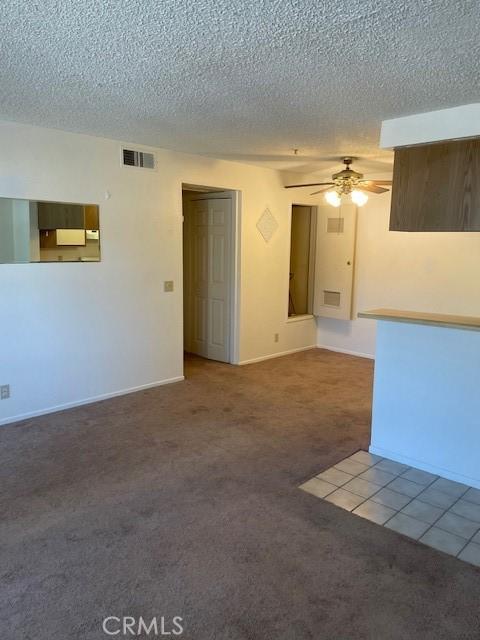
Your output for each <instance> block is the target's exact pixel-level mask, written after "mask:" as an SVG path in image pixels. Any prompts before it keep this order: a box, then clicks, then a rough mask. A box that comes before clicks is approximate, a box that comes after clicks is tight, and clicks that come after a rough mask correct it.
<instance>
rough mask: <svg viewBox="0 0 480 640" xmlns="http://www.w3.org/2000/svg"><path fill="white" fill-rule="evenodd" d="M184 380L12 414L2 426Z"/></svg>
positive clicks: (0, 421)
mask: <svg viewBox="0 0 480 640" xmlns="http://www.w3.org/2000/svg"><path fill="white" fill-rule="evenodd" d="M183 380H185V377H184V376H177V377H176V378H166V379H165V380H158V381H157V382H149V383H147V384H142V385H140V386H138V387H130V388H128V389H121V390H120V391H113V392H111V393H103V394H102V395H99V396H92V397H91V398H84V399H83V400H76V401H75V402H66V403H65V404H59V405H56V406H53V407H48V408H47V409H40V410H38V411H30V412H29V413H22V414H19V415H16V416H10V417H9V418H2V419H0V426H1V425H4V424H11V423H12V422H20V421H22V420H29V419H30V418H36V417H37V416H44V415H47V414H49V413H56V412H57V411H65V410H66V409H73V408H75V407H81V406H82V405H84V404H92V403H93V402H100V401H102V400H109V399H110V398H116V397H117V396H126V395H127V394H129V393H136V392H137V391H145V389H152V388H153V387H162V386H163V385H165V384H172V383H174V382H182V381H183Z"/></svg>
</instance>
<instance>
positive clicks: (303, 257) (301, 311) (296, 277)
mask: <svg viewBox="0 0 480 640" xmlns="http://www.w3.org/2000/svg"><path fill="white" fill-rule="evenodd" d="M316 216H317V210H316V207H312V206H307V205H300V204H293V205H292V216H291V228H290V272H289V287H288V316H289V318H292V317H295V316H305V315H311V314H312V313H313V284H314V275H315V235H316V219H317V218H316Z"/></svg>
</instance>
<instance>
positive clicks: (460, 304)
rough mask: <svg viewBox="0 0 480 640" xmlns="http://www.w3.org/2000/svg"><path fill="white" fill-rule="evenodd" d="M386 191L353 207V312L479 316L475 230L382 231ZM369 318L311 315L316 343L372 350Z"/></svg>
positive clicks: (479, 239) (479, 241)
mask: <svg viewBox="0 0 480 640" xmlns="http://www.w3.org/2000/svg"><path fill="white" fill-rule="evenodd" d="M389 216H390V194H383V195H371V196H370V199H369V201H368V203H367V204H366V205H365V206H364V207H361V208H360V209H359V213H358V227H357V243H356V264H355V290H354V312H355V314H356V313H357V312H358V311H361V310H367V309H372V308H374V307H392V308H397V309H406V310H413V311H417V310H418V311H432V312H439V313H453V314H461V315H473V316H480V277H479V274H480V233H402V232H393V231H389V230H388V226H389ZM375 325H376V322H375V321H374V320H366V319H358V320H352V321H338V320H327V319H323V318H320V319H318V320H317V326H318V336H317V338H318V344H319V345H322V346H326V347H328V348H334V349H340V350H342V349H343V350H347V351H353V352H356V353H360V354H367V355H373V354H374V353H375Z"/></svg>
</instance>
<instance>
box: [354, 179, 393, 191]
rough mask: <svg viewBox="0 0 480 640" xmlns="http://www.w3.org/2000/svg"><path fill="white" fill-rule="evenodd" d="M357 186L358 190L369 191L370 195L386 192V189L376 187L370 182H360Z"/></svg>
mask: <svg viewBox="0 0 480 640" xmlns="http://www.w3.org/2000/svg"><path fill="white" fill-rule="evenodd" d="M358 186H359V187H360V189H363V190H364V191H370V192H371V193H386V192H387V191H388V189H384V188H383V187H377V185H376V184H375V183H374V182H371V181H370V180H367V181H365V182H360V183H359V185H358Z"/></svg>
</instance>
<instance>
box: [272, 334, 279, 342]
mask: <svg viewBox="0 0 480 640" xmlns="http://www.w3.org/2000/svg"><path fill="white" fill-rule="evenodd" d="M279 338H280V336H279V334H278V333H274V334H273V341H274V342H278V340H279Z"/></svg>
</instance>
